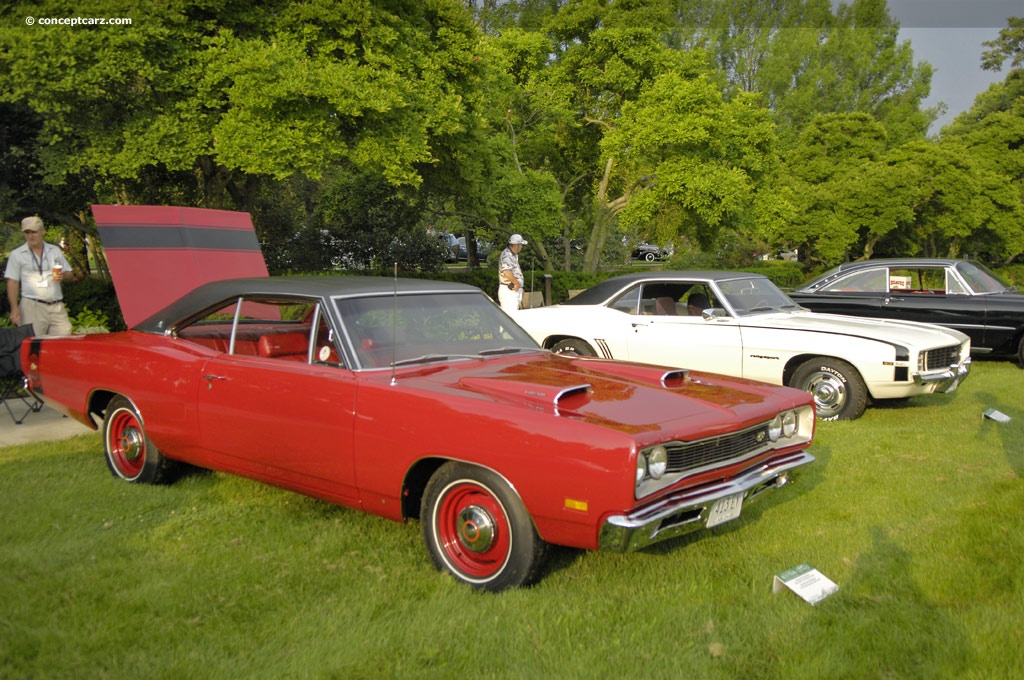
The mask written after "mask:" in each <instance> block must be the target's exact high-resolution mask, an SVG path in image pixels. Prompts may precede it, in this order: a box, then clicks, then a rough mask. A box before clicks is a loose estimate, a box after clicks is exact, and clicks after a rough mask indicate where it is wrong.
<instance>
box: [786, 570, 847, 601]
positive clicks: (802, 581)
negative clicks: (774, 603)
mask: <svg viewBox="0 0 1024 680" xmlns="http://www.w3.org/2000/svg"><path fill="white" fill-rule="evenodd" d="M783 588H789V589H790V590H792V591H793V592H794V593H796V594H797V595H799V596H800V597H802V598H803V599H804V600H805V601H807V602H810V603H811V604H812V605H814V604H818V603H819V602H821V601H822V600H824V599H825V598H826V597H828V596H829V595H831V594H832V593H834V592H836V591H837V590H839V586H837V585H836V584H835V583H833V582H832V581H831V580H830V579H829V578H828V577H827V576H825V575H824V574H822V573H821V572H820V571H818V570H817V569H815V568H814V567H812V566H811V565H809V564H798V565H797V566H795V567H793V568H792V569H787V570H786V571H784V572H782V573H781V574H776V575H775V580H774V583H773V584H772V592H773V593H775V594H776V595H778V594H779V593H780V592H782V590H783Z"/></svg>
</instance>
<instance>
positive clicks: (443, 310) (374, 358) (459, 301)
mask: <svg viewBox="0 0 1024 680" xmlns="http://www.w3.org/2000/svg"><path fill="white" fill-rule="evenodd" d="M336 305H337V309H338V313H339V315H340V316H341V319H342V322H343V324H344V327H345V334H346V336H347V339H348V341H349V343H350V345H351V347H352V349H353V351H354V352H355V354H356V356H357V357H358V359H359V364H360V365H361V366H362V367H363V368H384V367H389V366H391V365H392V364H393V363H395V364H403V365H409V364H413V363H419V362H420V360H421V359H422V360H423V362H424V363H427V362H437V361H448V360H456V359H465V358H467V357H478V356H497V355H500V354H503V353H508V352H510V351H511V348H523V349H526V350H530V351H534V350H540V347H539V346H538V345H537V343H536V342H535V341H534V340H533V339H532V338H531V337H530V336H529V335H527V333H526V331H524V330H523V329H521V328H520V327H519V326H518V325H516V323H515V322H514V321H512V319H510V318H509V317H508V315H507V314H505V313H504V312H502V311H501V309H500V308H499V307H498V306H497V305H495V304H494V303H493V302H491V301H490V300H489V299H487V297H486V296H484V295H483V294H482V293H421V294H415V295H410V294H403V295H397V296H395V295H381V296H368V297H354V298H341V299H336Z"/></svg>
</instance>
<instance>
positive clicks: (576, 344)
mask: <svg viewBox="0 0 1024 680" xmlns="http://www.w3.org/2000/svg"><path fill="white" fill-rule="evenodd" d="M551 351H552V352H554V353H555V354H578V355H579V356H581V357H596V356H597V352H595V351H594V348H593V347H591V346H590V345H589V344H588V343H586V342H584V341H583V340H580V339H579V338H566V339H565V340H559V341H558V342H556V343H555V344H554V345H552V346H551Z"/></svg>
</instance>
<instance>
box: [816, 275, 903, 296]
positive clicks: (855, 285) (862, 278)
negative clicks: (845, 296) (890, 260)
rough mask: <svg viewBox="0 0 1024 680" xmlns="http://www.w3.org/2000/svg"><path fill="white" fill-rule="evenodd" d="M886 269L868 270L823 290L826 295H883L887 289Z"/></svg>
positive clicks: (845, 278)
mask: <svg viewBox="0 0 1024 680" xmlns="http://www.w3.org/2000/svg"><path fill="white" fill-rule="evenodd" d="M887 271H888V270H887V269H869V270H868V271H866V272H859V273H857V274H853V275H851V276H847V277H844V278H842V279H840V280H838V281H836V282H835V283H833V284H832V285H830V286H828V287H827V288H825V290H824V292H826V293H885V292H888V290H889V287H888V283H887V281H886V272H887Z"/></svg>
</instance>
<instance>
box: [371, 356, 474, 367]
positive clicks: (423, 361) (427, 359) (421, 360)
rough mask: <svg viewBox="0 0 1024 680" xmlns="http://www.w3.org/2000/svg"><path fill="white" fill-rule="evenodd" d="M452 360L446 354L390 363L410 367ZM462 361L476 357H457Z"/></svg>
mask: <svg viewBox="0 0 1024 680" xmlns="http://www.w3.org/2000/svg"><path fill="white" fill-rule="evenodd" d="M451 358H453V357H452V356H451V355H448V354H424V355H423V356H419V357H413V358H412V359H402V360H401V361H392V362H391V365H392V366H411V365H413V364H429V363H432V362H434V361H448V360H449V359H451ZM457 358H463V359H471V358H472V359H475V358H476V357H465V356H464V357H457Z"/></svg>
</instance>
